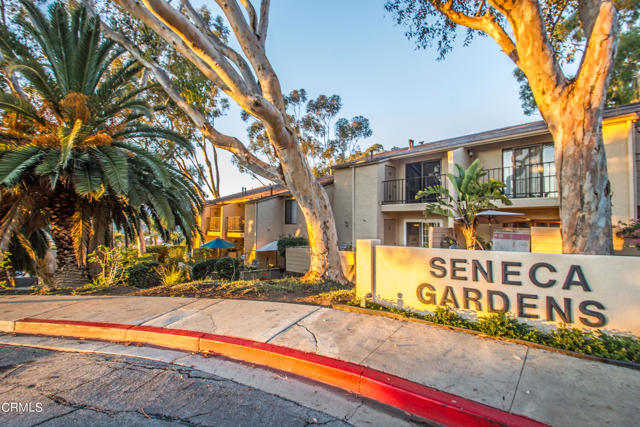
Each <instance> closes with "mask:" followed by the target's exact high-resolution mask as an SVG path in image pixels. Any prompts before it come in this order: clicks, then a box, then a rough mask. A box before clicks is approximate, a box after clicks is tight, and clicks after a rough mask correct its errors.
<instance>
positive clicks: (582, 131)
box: [504, 0, 619, 255]
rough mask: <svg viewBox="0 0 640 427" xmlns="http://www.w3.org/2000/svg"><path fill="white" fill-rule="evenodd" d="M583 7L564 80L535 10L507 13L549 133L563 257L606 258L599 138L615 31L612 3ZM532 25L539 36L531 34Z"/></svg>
mask: <svg viewBox="0 0 640 427" xmlns="http://www.w3.org/2000/svg"><path fill="white" fill-rule="evenodd" d="M585 3H590V7H588V8H585V7H582V8H581V9H580V15H581V20H582V22H583V27H584V29H585V32H586V34H588V35H589V39H588V43H587V47H586V49H585V52H584V55H583V57H582V62H581V64H580V68H579V70H578V73H577V75H576V77H575V78H573V79H567V78H565V77H564V75H563V74H562V72H561V70H560V67H559V64H558V62H557V61H556V60H555V57H554V56H553V50H552V48H551V45H550V42H549V40H548V39H547V38H546V36H544V34H545V33H544V30H543V24H542V19H541V17H540V13H539V9H537V7H533V6H531V5H528V4H527V2H522V3H516V4H517V5H516V6H513V9H509V8H507V7H505V8H504V10H505V11H506V12H507V13H506V15H507V16H508V17H509V19H510V22H511V24H512V27H513V28H514V35H515V38H516V45H517V59H516V63H517V65H518V66H519V67H520V69H522V71H523V72H524V73H525V75H526V76H527V79H528V80H529V85H530V86H531V90H532V93H533V96H534V98H535V100H536V104H537V105H538V108H539V109H540V113H541V114H542V116H543V117H544V119H545V121H546V123H547V125H548V127H549V131H550V132H551V135H552V136H553V142H554V149H555V164H556V173H557V177H558V187H559V188H558V189H559V196H560V221H561V230H562V252H563V253H571V254H574V253H578V254H600V255H610V254H612V253H613V230H612V227H611V185H610V182H609V178H608V175H607V159H606V155H605V149H604V141H603V138H602V113H603V110H604V107H605V103H606V94H607V88H608V86H609V80H610V78H611V72H612V70H613V61H614V58H615V54H616V49H617V46H618V28H619V27H618V20H617V13H616V10H615V8H614V6H613V4H612V3H611V2H610V1H597V0H593V1H589V2H587V1H585ZM536 4H537V3H536ZM535 28H537V32H536V31H532V29H535Z"/></svg>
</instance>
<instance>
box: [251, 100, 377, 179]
mask: <svg viewBox="0 0 640 427" xmlns="http://www.w3.org/2000/svg"><path fill="white" fill-rule="evenodd" d="M283 97H284V100H285V105H286V110H287V114H288V118H289V122H290V124H291V127H292V128H293V129H294V131H295V132H296V134H297V136H298V139H299V140H300V146H301V149H302V151H303V153H304V154H305V156H306V157H307V161H308V162H309V163H310V165H311V168H312V171H313V173H314V175H315V176H324V175H328V174H330V172H331V167H332V166H333V165H335V164H338V163H342V162H344V161H346V160H347V159H349V158H351V157H352V156H354V155H356V154H360V153H361V152H360V147H359V144H358V143H359V141H361V140H363V139H366V138H369V137H370V136H371V135H373V131H372V130H371V126H370V124H369V119H367V118H366V117H363V116H354V117H352V118H351V119H350V120H349V119H347V118H344V117H341V118H337V117H338V114H339V113H340V111H341V110H342V98H341V97H340V96H339V95H331V96H327V95H319V96H318V97H317V98H316V99H308V97H307V91H306V90H305V89H295V90H292V91H291V92H289V94H288V95H283ZM242 118H243V119H244V120H245V121H250V125H249V127H248V128H247V135H248V136H249V149H251V150H253V151H255V152H258V153H261V154H262V155H263V156H264V157H266V158H267V159H268V160H269V162H270V163H271V164H274V165H275V164H276V163H277V159H276V157H275V153H274V151H273V147H271V144H270V143H269V138H268V136H267V134H266V132H265V129H264V125H263V124H262V123H261V122H260V121H258V120H255V119H253V118H252V116H250V115H249V114H247V113H244V112H243V114H242Z"/></svg>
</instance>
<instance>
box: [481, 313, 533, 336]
mask: <svg viewBox="0 0 640 427" xmlns="http://www.w3.org/2000/svg"><path fill="white" fill-rule="evenodd" d="M474 326H476V328H475V329H477V330H478V331H480V332H482V333H483V334H487V335H490V336H492V337H505V338H514V339H521V340H527V341H531V342H535V343H542V342H543V337H542V335H543V334H542V333H541V332H540V331H538V329H536V328H535V327H533V326H531V325H529V324H527V323H522V322H519V321H518V320H516V319H515V318H514V317H511V316H507V315H506V314H505V313H496V314H493V315H491V316H487V317H483V318H481V319H480V322H477V323H476V324H475V325H474Z"/></svg>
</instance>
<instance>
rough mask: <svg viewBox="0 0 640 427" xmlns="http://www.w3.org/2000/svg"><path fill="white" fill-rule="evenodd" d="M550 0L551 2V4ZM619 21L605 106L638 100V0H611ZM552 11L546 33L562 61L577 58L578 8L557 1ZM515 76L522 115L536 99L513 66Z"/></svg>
mask: <svg viewBox="0 0 640 427" xmlns="http://www.w3.org/2000/svg"><path fill="white" fill-rule="evenodd" d="M553 4H554V3H551V4H550V5H553ZM613 4H614V5H615V7H616V9H617V10H618V18H619V21H620V41H619V43H618V52H617V54H616V59H615V61H614V63H613V70H612V71H611V82H610V83H609V89H608V91H607V106H609V107H613V106H616V105H622V104H628V103H630V102H636V101H640V0H614V2H613ZM559 7H561V8H563V12H562V13H560V11H559V10H558V9H555V10H549V12H552V11H553V15H555V16H556V17H557V18H556V19H555V20H554V21H549V20H548V22H549V23H551V25H552V28H551V29H550V31H549V35H550V37H551V40H552V45H553V46H554V50H555V51H556V52H557V54H558V57H559V61H560V63H561V64H572V63H574V62H575V61H576V59H577V58H576V56H577V54H578V53H579V50H580V49H581V48H582V47H583V46H584V43H585V34H584V31H583V30H582V26H581V25H580V19H579V17H578V11H577V9H576V8H575V5H574V4H571V2H568V1H563V2H558V3H557V4H556V8H559ZM514 75H515V77H516V79H517V80H518V82H519V83H520V100H521V102H522V109H523V111H524V113H525V114H527V115H531V114H534V113H537V112H538V107H537V105H536V101H535V99H534V98H533V93H532V92H531V88H530V87H529V83H528V82H527V78H526V76H525V75H524V73H523V72H522V71H521V70H520V69H519V68H516V69H515V70H514Z"/></svg>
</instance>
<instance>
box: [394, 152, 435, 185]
mask: <svg viewBox="0 0 640 427" xmlns="http://www.w3.org/2000/svg"><path fill="white" fill-rule="evenodd" d="M427 160H440V169H441V170H442V173H447V162H448V160H447V152H446V151H444V152H440V153H429V154H422V155H415V156H410V157H404V158H400V159H393V160H390V161H389V162H388V164H389V165H390V166H393V167H394V168H395V171H396V177H395V179H404V178H405V169H406V165H407V163H416V162H423V161H427Z"/></svg>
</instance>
